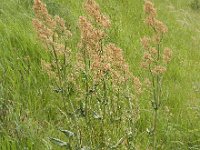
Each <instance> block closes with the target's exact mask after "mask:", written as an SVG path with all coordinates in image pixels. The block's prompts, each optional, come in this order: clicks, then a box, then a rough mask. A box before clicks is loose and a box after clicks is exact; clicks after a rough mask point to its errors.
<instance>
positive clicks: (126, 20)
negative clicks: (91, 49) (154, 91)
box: [0, 0, 199, 149]
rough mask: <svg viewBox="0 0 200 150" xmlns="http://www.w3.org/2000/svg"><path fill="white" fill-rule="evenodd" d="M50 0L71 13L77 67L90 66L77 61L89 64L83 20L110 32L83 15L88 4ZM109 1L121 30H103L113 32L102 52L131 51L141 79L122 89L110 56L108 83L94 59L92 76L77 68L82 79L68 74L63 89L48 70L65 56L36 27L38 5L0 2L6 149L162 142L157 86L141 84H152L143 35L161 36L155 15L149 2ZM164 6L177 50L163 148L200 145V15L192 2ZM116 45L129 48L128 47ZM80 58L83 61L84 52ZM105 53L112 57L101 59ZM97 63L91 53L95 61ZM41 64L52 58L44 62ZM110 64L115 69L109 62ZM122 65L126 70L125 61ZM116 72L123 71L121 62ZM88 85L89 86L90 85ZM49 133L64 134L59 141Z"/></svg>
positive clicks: (52, 10)
mask: <svg viewBox="0 0 200 150" xmlns="http://www.w3.org/2000/svg"><path fill="white" fill-rule="evenodd" d="M45 2H46V3H47V7H48V10H49V14H51V16H54V15H55V14H59V15H60V16H62V17H63V18H64V20H65V21H66V22H65V25H66V26H67V28H68V30H70V31H71V32H72V37H71V40H69V41H68V44H67V47H70V49H71V54H72V55H71V56H72V57H71V58H69V59H68V60H69V63H72V64H80V63H76V62H82V59H77V58H80V57H79V56H82V53H81V52H82V50H83V49H82V47H81V45H80V44H79V46H78V47H77V44H78V43H80V41H82V40H83V39H81V40H80V34H81V35H82V33H80V31H79V29H81V26H80V24H79V25H78V24H77V22H78V21H77V20H78V17H79V16H80V15H81V16H85V17H84V18H87V20H88V21H89V22H90V23H91V24H92V26H93V28H94V29H95V30H102V27H101V26H100V25H99V24H98V23H99V22H96V21H95V20H94V18H92V16H90V14H88V12H87V11H88V10H85V11H86V12H85V13H86V14H85V15H83V11H82V10H83V9H82V2H75V1H71V0H69V1H67V2H64V1H45ZM99 3H100V4H101V6H102V9H101V12H103V11H105V12H106V13H107V14H108V15H109V18H110V20H111V27H110V28H109V29H106V30H104V29H103V32H105V33H106V35H107V36H105V37H104V38H103V40H102V42H100V43H101V44H102V45H103V49H101V50H100V51H111V52H112V51H113V50H116V51H118V52H120V53H121V52H122V54H124V56H123V60H126V61H125V62H126V64H129V72H130V74H132V72H134V75H135V76H138V77H131V78H130V79H128V80H125V82H124V81H123V80H122V81H123V82H122V83H121V82H120V84H118V81H117V82H116V81H115V80H114V81H113V79H115V78H113V77H112V76H113V75H112V73H113V70H112V69H113V66H114V65H115V64H113V63H111V61H110V60H109V59H105V60H106V61H105V60H104V59H101V61H102V63H100V65H99V67H100V68H99V70H100V72H103V74H101V76H100V77H101V78H99V76H97V77H98V78H97V79H99V80H96V75H99V74H97V72H96V70H94V69H93V68H92V65H91V66H90V65H89V64H88V63H87V65H88V70H87V71H88V73H87V74H86V71H85V70H84V68H83V69H82V68H78V67H77V66H80V65H72V67H74V70H73V69H72V73H75V76H74V77H73V78H71V76H70V81H71V79H72V81H73V82H68V79H67V78H68V77H69V76H68V75H66V76H65V77H64V76H63V74H62V78H60V79H62V80H63V81H62V82H61V83H62V84H60V83H59V78H57V77H56V78H54V77H53V78H52V76H48V74H49V72H48V70H45V66H46V69H48V68H49V63H50V64H51V60H54V61H52V62H55V61H56V60H55V57H54V56H55V55H54V54H53V53H51V52H52V51H51V50H52V48H50V49H49V50H50V51H46V50H47V47H45V46H44V44H43V42H40V41H38V38H37V35H36V34H35V30H34V29H33V26H32V25H31V20H32V18H33V17H34V15H33V11H32V4H33V3H32V2H29V1H20V0H19V1H17V2H16V1H12V0H10V1H2V5H1V6H0V12H1V14H0V15H1V16H0V18H1V21H0V26H1V29H0V33H1V34H0V36H1V38H0V49H1V51H0V54H1V59H0V64H1V65H0V66H1V69H0V74H1V77H2V78H1V80H0V83H1V84H0V85H1V86H0V87H1V88H0V91H1V94H0V95H1V101H0V108H1V109H0V110H1V111H0V113H1V114H3V115H1V117H0V119H1V123H0V131H1V132H0V137H1V138H0V139H1V140H0V141H1V142H0V147H1V149H24V148H27V149H52V148H53V149H59V147H57V146H56V145H53V144H52V143H51V142H50V141H54V142H56V140H58V139H61V140H63V141H65V143H62V142H61V143H60V144H61V145H62V144H66V143H70V147H69V148H71V149H74V148H84V149H86V148H89V147H90V148H91V149H103V148H104V149H133V148H135V149H147V148H148V149H151V148H152V146H153V144H152V143H153V142H152V141H153V140H152V137H153V135H155V134H154V133H153V132H152V130H151V129H152V128H151V127H152V126H151V124H152V120H153V117H152V115H151V114H152V113H153V112H152V110H153V111H154V109H152V107H151V105H149V103H150V102H149V99H150V97H149V95H148V94H147V93H146V92H144V90H146V91H148V89H146V88H147V87H143V92H142V93H141V81H142V83H143V81H145V82H144V83H147V84H148V83H149V82H148V80H145V78H144V76H143V75H144V74H145V75H147V73H146V72H143V70H141V69H140V58H141V57H142V55H143V54H142V51H143V50H142V49H143V48H142V47H141V45H140V37H142V36H143V35H147V34H148V35H149V34H151V33H152V32H151V31H149V30H148V28H146V27H145V26H144V25H143V19H144V18H145V15H144V13H143V9H142V8H143V2H142V1H138V2H134V1H127V2H125V1H124V2H122V1H105V2H104V3H103V1H99ZM155 4H156V6H157V7H158V8H159V9H158V10H159V11H158V14H159V18H160V19H161V20H164V21H165V23H166V24H167V26H168V28H169V32H168V33H167V34H166V36H165V40H163V41H162V44H163V45H167V46H169V47H171V48H172V49H173V59H172V62H171V63H170V64H169V69H168V70H167V72H166V73H165V74H163V75H162V78H163V87H162V89H163V90H162V91H163V95H164V96H163V97H162V103H161V105H160V107H159V122H158V124H157V132H156V145H157V146H156V147H157V149H198V148H199V133H198V130H199V123H198V122H199V118H198V114H199V111H198V110H199V107H198V105H199V103H198V99H199V86H198V82H199V74H198V72H199V69H198V58H199V51H198V50H197V49H198V48H199V44H198V40H199V36H198V32H196V31H198V28H197V27H198V16H197V15H196V14H195V13H194V12H190V10H189V8H188V9H187V6H188V5H187V2H186V1H176V2H168V1H163V2H162V3H160V2H159V1H155ZM125 6H126V7H125ZM180 8H182V9H184V11H182V10H180ZM16 10H18V11H16ZM80 10H81V11H80ZM116 12H118V13H116ZM102 15H104V13H102ZM27 24H28V25H27ZM79 33H80V34H79ZM188 41H191V42H188ZM109 43H116V44H109ZM115 45H118V46H120V47H122V49H123V51H122V49H120V48H117V47H116V46H115ZM85 50H87V49H85ZM77 53H78V54H79V53H80V55H78V56H76V54H77ZM166 54H167V53H166ZM99 56H100V57H102V56H103V55H102V54H101V53H100V55H98V57H99ZM108 56H113V55H107V54H106V56H103V58H105V57H106V58H107V57H108ZM98 57H95V58H98ZM51 58H53V59H51ZM111 58H112V57H111ZM59 59H61V60H60V61H59V63H60V62H61V64H59V65H63V62H64V61H63V60H64V59H63V57H62V56H61V57H59ZM90 59H91V58H90V57H89V58H88V60H89V61H90ZM112 59H113V58H112ZM41 60H45V62H44V61H43V62H44V63H43V65H41ZM88 60H87V61H88ZM95 60H96V59H92V63H91V64H93V65H96V64H95V63H93V61H94V62H95ZM107 60H109V61H107ZM101 61H99V62H101ZM108 63H109V64H110V65H106V64H108ZM82 65H84V63H82ZM104 65H105V66H106V67H105V66H104ZM52 67H53V68H52ZM90 67H91V68H90ZM120 67H122V68H123V65H121V66H119V68H120ZM114 68H115V69H116V70H118V69H119V68H118V66H116V67H114ZM58 69H60V67H57V65H55V63H52V64H51V67H50V70H51V71H53V72H54V73H53V74H55V76H59V75H58V72H59V71H63V69H61V70H58ZM104 69H106V71H105V70H104ZM114 71H115V70H114ZM49 75H51V74H49ZM123 75H124V74H123ZM139 78H140V79H141V81H140V80H139ZM65 79H67V80H65ZM60 81H61V80H60ZM105 81H106V82H105ZM63 82H65V84H63ZM96 82H98V84H96ZM69 83H70V84H69ZM116 83H117V84H116ZM87 84H88V87H89V88H86V85H87ZM61 85H62V86H61ZM67 85H70V86H69V87H70V90H69V89H68V88H66V87H68V86H67ZM133 85H134V87H133ZM64 88H66V89H64ZM144 88H145V89H144ZM83 89H85V90H83ZM69 91H70V94H69ZM145 93H146V94H145ZM63 97H64V99H63ZM85 99H87V101H85ZM70 101H71V102H72V103H70ZM86 102H87V103H86ZM137 103H139V105H137ZM64 105H66V106H64ZM138 106H139V107H138ZM138 110H139V111H138ZM138 113H139V114H140V115H139V118H138ZM136 116H137V117H136ZM58 129H60V131H62V132H59V130H58ZM62 129H66V130H62ZM63 133H65V134H63ZM152 134H153V135H152ZM48 137H56V138H51V140H49V138H48ZM57 138H58V139H57ZM52 139H54V140H52ZM56 143H57V144H58V143H59V141H57V142H56ZM66 145H67V146H68V144H66Z"/></svg>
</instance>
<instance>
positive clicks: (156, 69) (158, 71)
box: [152, 66, 166, 75]
mask: <svg viewBox="0 0 200 150" xmlns="http://www.w3.org/2000/svg"><path fill="white" fill-rule="evenodd" d="M164 72H166V68H165V67H163V66H155V67H154V68H153V69H152V73H153V74H154V75H160V74H163V73H164Z"/></svg>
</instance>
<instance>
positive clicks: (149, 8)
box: [144, 0, 157, 17]
mask: <svg viewBox="0 0 200 150" xmlns="http://www.w3.org/2000/svg"><path fill="white" fill-rule="evenodd" d="M144 11H145V13H147V14H148V15H151V16H153V17H155V16H156V14H157V13H156V9H155V8H154V5H153V3H152V2H151V1H149V0H147V1H145V4H144Z"/></svg>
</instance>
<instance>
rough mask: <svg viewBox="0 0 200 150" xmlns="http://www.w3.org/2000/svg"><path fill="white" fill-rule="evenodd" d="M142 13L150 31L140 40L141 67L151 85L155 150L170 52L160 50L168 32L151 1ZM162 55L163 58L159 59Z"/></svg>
mask: <svg viewBox="0 0 200 150" xmlns="http://www.w3.org/2000/svg"><path fill="white" fill-rule="evenodd" d="M144 11H145V13H146V15H147V17H146V19H145V23H146V24H147V25H148V26H149V27H150V28H151V29H152V31H153V35H152V36H151V37H143V38H142V39H141V43H142V46H143V48H144V50H145V53H144V56H143V61H142V64H141V66H142V67H143V68H144V69H146V70H147V71H148V72H149V75H150V77H151V85H152V90H151V93H152V96H153V98H152V108H153V110H154V114H153V130H152V131H153V149H154V150H156V149H157V124H158V110H159V108H160V105H161V102H162V78H163V74H164V73H165V72H166V70H167V64H168V63H169V62H170V60H171V56H172V52H171V50H170V49H169V48H164V49H162V47H161V42H162V40H163V36H164V34H165V33H167V32H168V28H167V27H166V25H165V24H164V23H163V22H161V21H159V20H158V19H157V18H156V17H157V12H156V9H155V8H154V5H153V3H152V2H151V1H149V0H147V1H146V2H145V5H144ZM162 55H163V57H161V56H162Z"/></svg>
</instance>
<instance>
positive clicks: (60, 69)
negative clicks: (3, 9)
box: [33, 0, 71, 105]
mask: <svg viewBox="0 0 200 150" xmlns="http://www.w3.org/2000/svg"><path fill="white" fill-rule="evenodd" d="M33 9H34V13H35V18H34V19H33V26H34V28H35V30H36V31H37V34H38V37H39V39H40V40H41V41H42V43H43V44H44V46H45V48H46V49H47V50H48V53H49V54H50V58H51V62H50V63H49V62H46V61H44V60H43V61H42V67H43V69H44V70H45V71H46V72H47V73H48V75H49V77H50V78H55V79H56V81H57V84H58V87H59V88H58V89H57V91H61V92H62V97H63V103H64V105H65V104H66V103H65V98H64V84H65V83H66V82H67V81H66V79H67V80H68V79H69V76H70V74H67V75H66V74H65V71H64V70H66V63H68V65H70V63H69V62H70V57H69V56H70V50H69V48H67V40H68V39H69V38H70V37H71V32H70V31H69V30H68V29H67V27H66V26H65V22H64V20H63V19H62V18H60V17H59V16H55V17H52V16H51V15H50V14H49V13H48V10H47V8H46V5H45V4H44V3H42V2H41V1H40V0H34V5H33ZM46 66H48V68H47V67H46Z"/></svg>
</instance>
